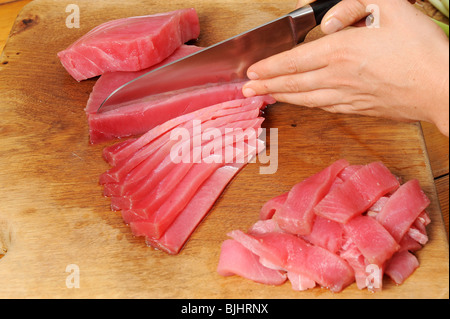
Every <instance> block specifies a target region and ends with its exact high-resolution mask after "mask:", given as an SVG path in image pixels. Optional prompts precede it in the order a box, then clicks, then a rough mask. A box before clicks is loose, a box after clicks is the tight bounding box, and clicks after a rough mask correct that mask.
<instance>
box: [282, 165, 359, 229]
mask: <svg viewBox="0 0 450 319" xmlns="http://www.w3.org/2000/svg"><path fill="white" fill-rule="evenodd" d="M349 165H350V164H349V163H348V162H347V161H346V160H339V161H337V162H335V163H333V164H332V165H330V166H329V167H327V168H326V169H324V170H323V171H321V172H319V173H317V174H315V175H313V176H311V177H309V178H307V179H306V180H304V181H303V182H301V183H299V184H297V185H295V186H294V187H293V188H292V189H291V190H290V191H289V195H288V197H287V199H286V202H285V203H284V205H283V207H282V208H281V209H280V210H279V211H277V212H276V213H275V215H274V216H273V218H274V219H275V220H276V221H277V223H278V225H279V226H280V228H281V229H283V230H284V231H286V232H289V233H292V234H296V235H309V234H310V233H311V230H312V226H313V223H314V218H315V213H314V207H315V206H316V205H317V203H319V202H320V201H321V200H322V199H323V198H324V197H325V195H326V194H327V193H328V192H329V190H330V188H331V186H332V185H333V182H334V180H335V179H336V176H337V175H338V174H339V173H340V172H341V171H342V170H343V169H344V168H345V167H347V166H349Z"/></svg>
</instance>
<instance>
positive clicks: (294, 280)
mask: <svg viewBox="0 0 450 319" xmlns="http://www.w3.org/2000/svg"><path fill="white" fill-rule="evenodd" d="M287 277H288V279H289V281H290V282H291V285H292V289H293V290H295V291H305V290H308V289H312V288H314V287H315V286H316V282H315V281H314V280H312V279H311V278H308V277H307V276H305V275H299V274H296V273H293V272H291V271H290V272H288V273H287Z"/></svg>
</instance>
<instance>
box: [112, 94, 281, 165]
mask: <svg viewBox="0 0 450 319" xmlns="http://www.w3.org/2000/svg"><path fill="white" fill-rule="evenodd" d="M273 103H275V100H274V99H273V98H271V97H269V96H263V97H254V98H247V99H237V100H231V101H227V102H223V103H218V104H215V105H212V106H208V107H205V108H202V109H199V110H197V111H194V112H192V113H188V114H183V115H180V116H178V117H176V118H173V119H171V120H169V121H167V122H164V123H162V124H160V125H158V126H156V127H155V128H153V129H151V130H149V131H148V132H146V133H145V134H143V135H142V136H141V137H139V138H138V139H132V140H131V142H129V140H127V141H124V142H121V143H118V144H117V145H116V146H114V145H113V146H111V147H107V148H105V149H104V151H103V157H104V158H105V160H106V161H107V162H108V163H109V164H110V165H111V166H116V165H119V164H120V163H122V162H124V161H126V160H128V159H129V158H130V156H133V154H135V153H136V152H137V151H139V150H141V149H142V148H143V147H145V146H146V145H149V143H151V142H153V141H155V140H156V139H158V138H160V137H161V136H162V135H164V134H165V133H167V132H168V131H170V130H172V129H174V128H176V127H178V126H179V125H183V124H185V123H187V122H192V121H193V120H199V121H201V123H203V122H205V121H209V120H212V119H216V118H219V117H221V116H226V115H230V114H234V113H239V112H241V111H242V110H244V109H246V108H247V107H252V106H254V107H258V108H260V109H263V108H264V107H266V106H267V105H268V104H273Z"/></svg>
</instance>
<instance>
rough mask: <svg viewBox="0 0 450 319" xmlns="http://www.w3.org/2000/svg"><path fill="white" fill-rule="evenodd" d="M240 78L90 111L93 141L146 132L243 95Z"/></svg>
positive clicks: (90, 132)
mask: <svg viewBox="0 0 450 319" xmlns="http://www.w3.org/2000/svg"><path fill="white" fill-rule="evenodd" d="M243 85H244V83H243V82H235V83H224V84H214V85H213V84H207V85H204V86H199V87H193V88H188V89H183V90H179V91H171V92H166V93H162V94H157V95H153V96H151V97H147V98H145V99H142V100H140V101H137V102H136V101H134V102H133V104H130V105H125V106H121V107H119V108H117V109H115V110H111V111H108V112H104V113H99V114H96V113H94V114H89V115H88V123H89V136H90V141H91V143H92V144H97V143H101V142H106V141H110V140H112V139H117V138H124V137H131V136H135V135H141V134H145V133H146V132H148V131H149V130H151V129H153V128H154V127H156V126H158V125H160V124H163V123H165V122H167V121H170V120H172V119H174V118H177V117H179V116H180V115H184V114H189V113H192V112H194V111H196V110H199V109H202V108H205V107H208V106H211V105H214V104H218V103H222V102H227V101H231V100H236V99H242V98H243V97H244V96H243V94H242V86H243Z"/></svg>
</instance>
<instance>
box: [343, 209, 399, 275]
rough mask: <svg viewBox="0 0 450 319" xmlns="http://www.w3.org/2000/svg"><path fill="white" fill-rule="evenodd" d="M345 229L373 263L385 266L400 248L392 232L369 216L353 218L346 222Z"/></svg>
mask: <svg viewBox="0 0 450 319" xmlns="http://www.w3.org/2000/svg"><path fill="white" fill-rule="evenodd" d="M344 230H345V232H346V234H347V235H348V236H349V237H350V238H351V239H352V241H353V242H354V243H355V245H356V247H358V249H359V251H361V253H362V254H363V256H364V257H365V258H366V259H367V260H368V262H369V263H371V264H375V265H378V266H380V267H381V266H383V265H384V263H385V261H387V260H388V259H389V258H391V257H392V255H393V254H394V253H395V252H397V251H398V250H399V249H400V246H399V244H398V243H397V242H396V241H395V239H394V238H393V237H392V236H391V234H389V232H388V231H387V230H386V229H385V228H384V227H383V226H382V225H381V224H380V223H378V222H377V221H376V220H375V219H374V218H371V217H369V216H358V217H355V218H353V219H351V220H350V221H349V222H348V223H346V224H344Z"/></svg>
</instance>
